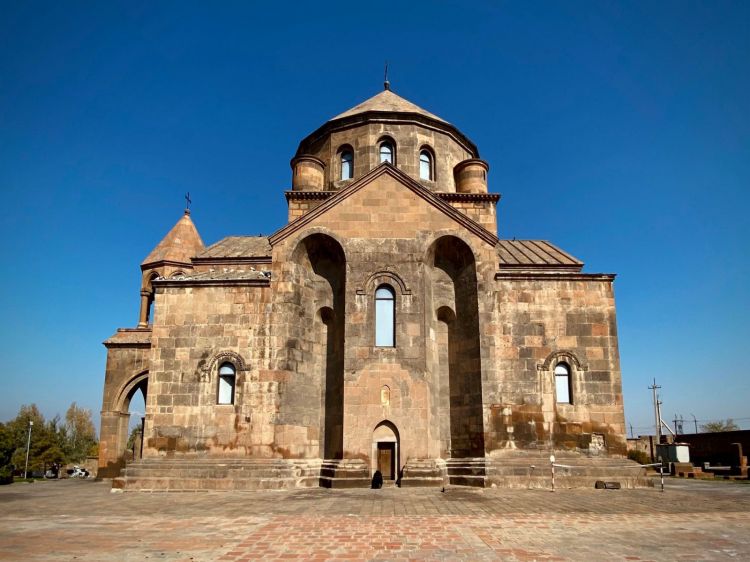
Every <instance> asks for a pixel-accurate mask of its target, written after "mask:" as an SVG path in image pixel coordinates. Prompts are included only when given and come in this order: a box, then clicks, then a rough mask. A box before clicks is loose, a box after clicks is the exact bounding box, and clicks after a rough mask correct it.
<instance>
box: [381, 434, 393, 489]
mask: <svg viewBox="0 0 750 562" xmlns="http://www.w3.org/2000/svg"><path fill="white" fill-rule="evenodd" d="M395 465H396V444H395V443H378V470H379V471H380V474H382V475H383V480H393V477H394V472H395V470H394V468H395Z"/></svg>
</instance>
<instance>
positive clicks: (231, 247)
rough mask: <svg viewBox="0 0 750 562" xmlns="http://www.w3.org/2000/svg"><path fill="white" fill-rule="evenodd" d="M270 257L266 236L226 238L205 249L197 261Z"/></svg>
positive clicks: (269, 247)
mask: <svg viewBox="0 0 750 562" xmlns="http://www.w3.org/2000/svg"><path fill="white" fill-rule="evenodd" d="M270 256H271V244H269V242H268V237H267V236H227V237H226V238H224V239H223V240H219V241H218V242H217V243H216V244H213V245H211V246H209V247H208V248H206V249H205V250H204V251H203V252H201V253H200V254H198V255H197V256H196V258H197V259H199V260H202V259H211V258H266V257H270Z"/></svg>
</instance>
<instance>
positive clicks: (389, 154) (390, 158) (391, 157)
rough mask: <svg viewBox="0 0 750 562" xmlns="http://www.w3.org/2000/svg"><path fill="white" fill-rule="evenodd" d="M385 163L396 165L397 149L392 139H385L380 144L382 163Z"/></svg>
mask: <svg viewBox="0 0 750 562" xmlns="http://www.w3.org/2000/svg"><path fill="white" fill-rule="evenodd" d="M383 162H388V163H389V164H393V165H394V166H395V165H396V148H395V145H394V144H393V141H392V140H390V139H384V140H382V141H381V142H380V163H381V164H382V163H383Z"/></svg>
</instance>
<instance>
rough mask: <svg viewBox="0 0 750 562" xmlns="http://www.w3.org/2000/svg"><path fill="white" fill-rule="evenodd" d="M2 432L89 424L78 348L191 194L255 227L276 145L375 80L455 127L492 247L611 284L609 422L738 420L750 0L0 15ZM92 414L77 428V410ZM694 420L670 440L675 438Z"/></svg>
mask: <svg viewBox="0 0 750 562" xmlns="http://www.w3.org/2000/svg"><path fill="white" fill-rule="evenodd" d="M2 11H3V17H2V18H0V193H1V194H2V209H3V211H2V213H0V235H1V238H0V239H1V240H2V241H3V243H2V244H3V254H4V259H3V261H2V266H0V267H2V270H1V272H2V275H1V276H0V283H2V287H1V289H2V290H1V291H0V310H3V312H4V322H3V323H2V326H1V327H0V330H1V331H2V332H1V333H0V342H2V343H1V345H2V354H3V358H4V361H3V364H4V365H5V368H4V372H3V374H2V381H3V392H2V393H1V394H0V420H5V419H9V418H11V417H13V416H14V415H15V413H16V412H17V410H18V407H19V406H20V405H21V404H23V403H30V402H36V403H37V404H38V405H39V406H40V407H41V409H42V411H43V412H44V413H45V414H46V415H54V414H55V413H60V414H64V412H65V409H66V408H67V406H68V405H69V403H70V402H72V401H74V400H75V401H77V402H78V403H79V404H80V405H83V406H85V407H88V408H91V410H92V411H93V412H95V413H96V416H95V417H97V416H98V411H99V409H100V406H101V392H102V384H103V378H104V366H105V349H104V347H103V346H102V345H101V342H102V340H104V339H105V338H107V337H108V336H109V335H111V334H112V333H113V332H114V330H115V329H116V328H117V327H123V326H125V327H126V326H133V325H135V323H136V321H137V315H138V305H139V297H138V290H139V267H138V266H139V263H140V262H141V260H142V259H143V258H144V257H145V256H146V255H147V254H148V253H149V251H150V250H151V249H152V248H153V247H154V246H155V245H156V244H157V243H158V242H159V240H160V239H161V238H162V237H163V236H164V234H165V233H166V232H167V231H168V230H169V229H170V228H171V226H172V225H173V224H174V223H175V222H176V221H177V220H178V219H179V217H180V215H181V213H182V209H183V206H184V200H183V194H184V193H185V192H186V191H189V192H190V193H191V196H192V199H193V219H194V221H195V223H196V225H197V227H198V229H199V231H200V233H201V235H202V237H203V239H204V241H206V242H207V243H212V242H215V241H217V240H219V239H220V238H222V237H223V236H226V235H231V234H258V233H264V234H266V233H270V232H273V231H274V230H276V229H277V228H279V227H280V226H282V225H283V224H284V222H285V220H286V210H285V209H286V205H285V200H284V196H283V191H284V190H285V189H287V188H288V187H289V185H290V180H291V172H290V168H289V160H290V158H291V157H292V156H293V154H294V151H295V149H296V147H297V143H298V142H299V140H300V139H302V138H303V137H304V136H305V135H306V134H307V133H309V132H311V131H312V130H313V129H315V128H316V127H317V126H319V125H320V124H321V123H323V122H324V121H325V120H327V119H329V118H330V117H331V116H333V115H336V114H338V113H340V112H342V111H343V110H345V109H348V108H349V107H351V106H353V105H355V104H357V103H359V102H360V101H362V100H364V99H365V98H368V97H370V96H372V95H374V94H375V93H377V92H378V91H379V90H380V89H381V88H382V72H383V62H384V60H386V59H387V60H388V61H389V63H390V69H391V70H390V78H391V82H392V86H393V90H394V91H395V92H396V93H398V94H400V95H402V96H404V97H406V98H407V99H409V100H411V101H413V102H415V103H417V104H418V105H421V106H422V107H424V108H426V109H428V110H429V111H431V112H433V113H436V114H437V115H440V116H441V117H443V118H444V119H446V120H448V121H451V122H452V123H454V124H456V125H457V126H459V127H460V128H461V130H462V131H463V132H464V133H466V134H467V135H468V136H469V137H470V138H471V139H472V140H473V141H474V142H475V143H476V144H477V145H478V146H479V149H480V152H481V155H482V157H483V158H484V159H485V160H487V161H488V162H489V164H490V173H489V182H490V189H491V190H492V191H494V192H499V193H501V194H502V196H503V197H502V200H501V201H500V204H499V205H500V206H499V235H500V236H501V237H504V238H512V237H517V238H537V239H546V240H550V241H552V242H553V243H555V244H557V245H559V246H560V247H562V248H564V249H565V250H567V251H569V252H570V253H572V254H573V255H575V256H577V257H579V258H581V259H583V260H584V261H585V262H586V270H587V271H589V272H614V273H617V274H618V278H617V281H616V283H615V289H616V297H617V306H618V324H619V330H620V352H621V361H622V372H623V381H624V382H623V388H624V394H625V407H626V416H627V421H628V422H629V423H632V425H633V426H634V427H635V431H636V433H638V432H641V433H645V432H647V431H648V429H649V426H650V424H651V423H652V419H653V416H652V410H651V401H650V393H649V391H648V389H647V386H648V385H649V383H650V381H651V380H652V378H653V377H656V378H657V380H658V382H659V383H660V384H661V385H662V386H663V389H662V400H663V402H664V417H665V418H669V419H671V418H672V416H673V415H674V414H675V413H677V414H682V415H683V416H684V417H685V418H686V419H689V420H692V418H691V417H690V414H695V415H696V416H697V417H698V419H715V418H726V417H735V418H744V420H743V421H742V424H743V426H744V427H750V409H749V408H748V406H747V404H748V399H749V398H750V382H748V381H750V377H749V376H748V367H747V364H748V361H747V358H746V355H745V348H746V346H747V342H748V341H750V329H749V328H748V321H747V317H748V314H749V313H750V306H749V305H750V298H748V293H747V287H748V281H747V279H748V273H750V271H749V269H750V268H749V266H748V262H749V261H750V260H748V258H749V257H750V256H749V255H748V254H749V253H750V252H748V249H749V247H750V221H749V220H748V219H747V216H746V215H747V210H746V209H747V208H748V207H749V206H750V102H749V101H748V100H750V56H748V55H749V54H750V3H747V2H710V3H709V2H703V3H701V2H658V3H654V2H640V3H638V2H628V3H621V4H618V3H613V2H549V3H546V2H545V3H533V2H517V3H505V2H492V3H481V2H474V3H464V2H428V3H417V2H414V3H408V4H404V5H398V6H396V5H395V4H392V5H382V4H378V5H367V6H366V7H365V5H362V4H359V5H357V4H353V3H351V2H348V3H327V4H319V3H300V4H299V5H291V4H286V3H276V4H273V5H270V6H269V4H267V3H257V4H253V3H250V2H226V3H220V4H211V5H210V6H209V4H208V3H198V2H173V3H170V2H158V3H153V2H148V3H146V2H144V3H139V2H127V3H116V2H107V3H100V2H90V3H83V2H72V3H53V2H48V3H44V2H23V3H21V2H7V1H6V2H3V8H2ZM97 423H98V420H97ZM690 427H692V425H690Z"/></svg>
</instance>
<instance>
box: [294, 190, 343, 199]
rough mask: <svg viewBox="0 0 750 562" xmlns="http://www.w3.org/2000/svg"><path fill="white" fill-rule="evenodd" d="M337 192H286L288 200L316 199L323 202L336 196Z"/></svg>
mask: <svg viewBox="0 0 750 562" xmlns="http://www.w3.org/2000/svg"><path fill="white" fill-rule="evenodd" d="M336 193H338V192H337V191H285V192H284V197H286V200H287V201H289V200H300V199H315V200H322V199H328V198H329V197H331V196H333V195H336Z"/></svg>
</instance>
